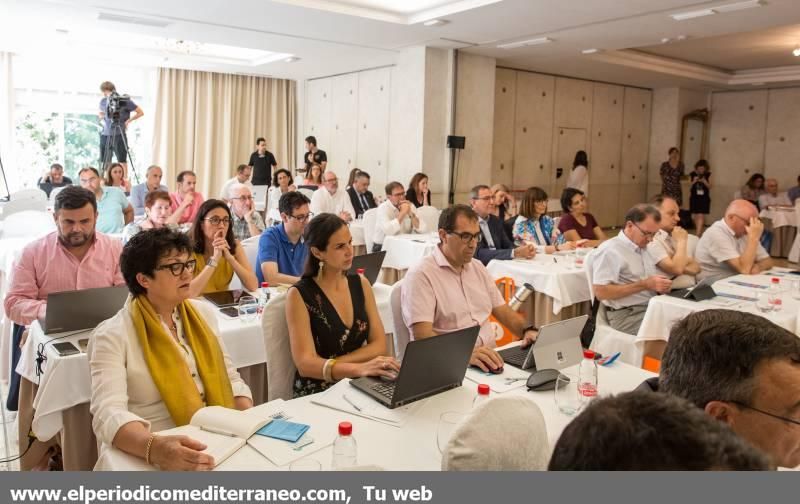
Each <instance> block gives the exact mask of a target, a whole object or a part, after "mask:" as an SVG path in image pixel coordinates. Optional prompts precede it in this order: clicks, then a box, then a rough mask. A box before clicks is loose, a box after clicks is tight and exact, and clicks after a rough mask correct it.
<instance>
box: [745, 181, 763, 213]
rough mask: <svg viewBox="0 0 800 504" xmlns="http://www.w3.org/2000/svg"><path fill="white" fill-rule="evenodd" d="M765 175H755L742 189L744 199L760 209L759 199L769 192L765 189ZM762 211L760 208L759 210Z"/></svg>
mask: <svg viewBox="0 0 800 504" xmlns="http://www.w3.org/2000/svg"><path fill="white" fill-rule="evenodd" d="M764 180H765V179H764V175H761V174H760V173H754V174H752V175H751V176H750V178H749V179H748V180H747V183H746V184H745V185H744V186H743V187H742V199H746V200H747V201H749V202H750V203H752V204H754V205H755V206H756V208H758V198H760V197H761V195H762V194H764V193H765V192H767V190H766V189H764ZM759 210H760V208H759Z"/></svg>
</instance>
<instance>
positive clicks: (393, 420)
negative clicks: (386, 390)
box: [311, 379, 425, 427]
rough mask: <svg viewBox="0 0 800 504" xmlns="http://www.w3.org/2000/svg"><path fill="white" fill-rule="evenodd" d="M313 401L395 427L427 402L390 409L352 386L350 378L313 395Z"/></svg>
mask: <svg viewBox="0 0 800 504" xmlns="http://www.w3.org/2000/svg"><path fill="white" fill-rule="evenodd" d="M345 397H346V398H347V399H345ZM348 400H349V402H348ZM311 402H312V403H314V404H318V405H320V406H325V407H327V408H332V409H335V410H339V411H344V412H346V413H351V414H353V415H358V416H362V417H364V418H369V419H370V420H375V421H377V422H381V423H385V424H387V425H393V426H394V427H402V426H403V424H405V423H406V422H407V421H408V419H409V418H410V417H411V416H412V415H413V414H414V412H416V411H417V409H419V407H420V406H422V404H424V403H425V400H424V399H423V400H421V401H415V402H413V403H411V404H408V405H406V406H401V407H400V408H395V409H389V408H387V407H386V406H384V405H383V404H381V403H379V402H378V401H376V400H375V399H373V398H372V397H370V396H369V395H367V394H365V393H364V392H361V391H360V390H358V389H357V388H355V387H353V386H351V385H350V380H349V379H344V380H341V381H340V382H339V383H337V384H336V385H334V386H332V387H331V388H329V389H328V390H326V391H325V392H322V393H321V394H315V395H314V396H312V398H311ZM351 403H352V404H351ZM353 404H355V406H353Z"/></svg>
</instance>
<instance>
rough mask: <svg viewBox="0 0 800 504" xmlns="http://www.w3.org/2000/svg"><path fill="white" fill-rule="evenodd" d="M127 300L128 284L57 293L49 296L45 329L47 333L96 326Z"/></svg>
mask: <svg viewBox="0 0 800 504" xmlns="http://www.w3.org/2000/svg"><path fill="white" fill-rule="evenodd" d="M127 299H128V287H126V286H125V285H120V286H118V287H100V288H97V289H84V290H78V291H64V292H53V293H51V294H48V295H47V308H46V309H45V318H44V323H43V324H42V329H43V330H44V333H45V334H55V333H62V332H67V331H80V330H82V329H93V328H95V327H97V325H98V324H99V323H100V322H102V321H104V320H106V319H110V318H111V317H113V316H114V315H116V313H117V312H118V311H119V310H120V309H122V307H123V306H125V300H127ZM39 323H42V321H41V320H40V321H39Z"/></svg>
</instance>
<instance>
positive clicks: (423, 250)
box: [382, 233, 439, 270]
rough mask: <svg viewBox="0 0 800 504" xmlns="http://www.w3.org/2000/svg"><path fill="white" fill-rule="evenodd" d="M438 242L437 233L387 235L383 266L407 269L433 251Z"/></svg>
mask: <svg viewBox="0 0 800 504" xmlns="http://www.w3.org/2000/svg"><path fill="white" fill-rule="evenodd" d="M438 243H439V235H438V234H437V233H425V234H399V235H394V236H386V237H384V239H383V249H382V250H385V251H386V257H385V258H384V259H383V267H384V268H394V269H397V270H407V269H408V268H410V267H411V266H413V265H415V264H417V263H418V262H419V261H420V260H422V258H423V257H425V256H427V255H428V254H430V253H431V252H433V249H434V248H435V247H436V245H437V244H438Z"/></svg>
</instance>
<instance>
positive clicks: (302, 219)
mask: <svg viewBox="0 0 800 504" xmlns="http://www.w3.org/2000/svg"><path fill="white" fill-rule="evenodd" d="M312 217H314V212H308V213H307V214H302V215H289V218H290V219H294V220H296V221H297V222H305V221H307V220H308V219H310V218H312Z"/></svg>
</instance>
